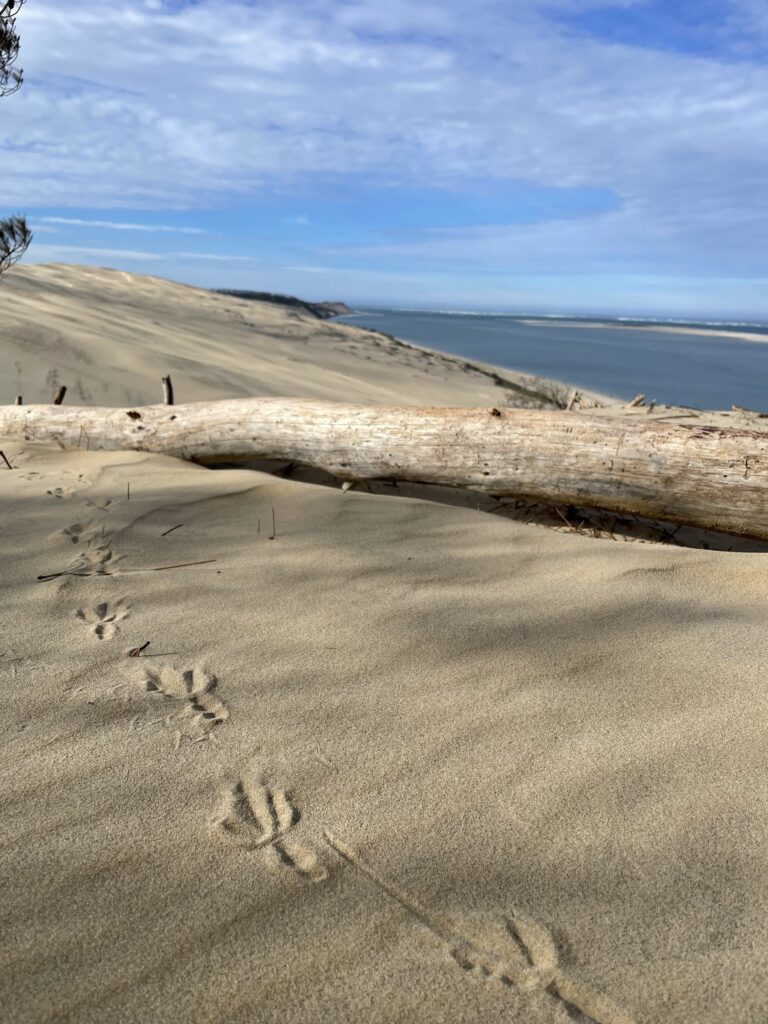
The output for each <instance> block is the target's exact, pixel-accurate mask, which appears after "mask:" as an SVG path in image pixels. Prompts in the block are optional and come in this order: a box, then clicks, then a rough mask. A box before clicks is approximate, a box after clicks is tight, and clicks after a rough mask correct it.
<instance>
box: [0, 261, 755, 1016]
mask: <svg viewBox="0 0 768 1024" xmlns="http://www.w3.org/2000/svg"><path fill="white" fill-rule="evenodd" d="M0 297H1V299H0V301H1V302H2V317H0V388H1V389H2V396H3V397H2V398H0V403H2V404H4V405H9V406H10V405H12V404H13V403H14V402H15V399H16V396H17V395H18V396H20V397H21V401H22V403H23V406H22V409H23V408H24V407H25V406H29V405H33V404H38V403H50V401H51V399H52V396H53V394H54V393H55V391H56V390H57V388H59V387H60V386H62V385H65V386H66V387H67V392H66V397H65V399H64V408H65V409H66V408H69V407H83V408H84V409H85V410H91V409H93V408H95V407H104V408H106V409H107V410H108V411H109V412H110V414H114V415H116V416H117V415H119V416H120V417H121V418H122V419H125V418H126V417H128V418H130V421H131V422H132V423H135V424H137V425H142V424H141V416H142V415H145V416H146V411H145V410H144V411H143V407H145V406H147V405H150V404H156V403H161V402H162V401H163V390H162V387H161V377H162V376H164V375H168V374H170V375H171V377H172V381H173V386H174V390H175V394H176V402H177V403H180V404H183V403H188V402H213V401H215V400H218V399H234V398H243V397H270V398H276V399H279V398H284V397H294V398H302V399H310V398H311V399H325V400H328V401H336V402H355V403H361V404H365V405H373V406H384V405H397V406H401V407H404V408H405V409H406V410H410V409H412V408H416V409H423V408H425V407H427V408H429V409H432V408H434V407H452V408H454V409H455V408H457V407H473V408H475V409H479V410H483V411H484V419H485V420H487V421H489V422H491V423H493V424H496V423H498V422H500V421H501V420H502V419H503V417H506V416H509V417H510V418H511V417H512V414H513V413H515V414H516V410H521V409H522V410H533V411H542V410H543V411H547V410H548V411H550V412H551V414H552V416H557V417H571V419H570V420H568V421H567V422H572V423H575V424H578V423H579V422H584V420H585V419H586V417H594V418H595V419H597V418H598V417H604V418H605V420H606V421H610V422H611V423H613V422H615V421H616V420H617V419H618V420H619V421H620V422H621V423H622V424H624V423H626V424H627V425H632V424H636V423H638V422H640V423H651V424H653V423H658V424H660V425H661V426H660V429H662V428H663V427H665V426H668V425H669V424H671V423H675V424H677V423H684V424H687V425H691V431H690V434H691V436H695V435H696V433H697V431H698V434H699V435H701V436H703V437H705V438H706V437H708V436H709V433H712V432H714V433H717V429H714V428H718V429H719V428H724V427H728V426H740V427H742V428H744V429H745V430H750V431H753V432H755V434H756V433H757V432H759V431H760V430H761V429H762V424H763V423H764V422H765V420H764V419H761V418H760V417H759V416H758V415H757V414H751V413H748V412H743V411H740V410H736V411H732V410H731V408H730V406H731V404H732V403H737V404H742V405H745V406H754V407H755V408H760V407H761V406H762V407H763V408H764V407H765V402H764V395H763V391H762V388H761V382H760V380H759V379H758V370H757V367H759V366H762V365H763V364H761V363H760V362H759V360H761V359H765V358H767V357H768V347H767V346H765V345H762V344H758V343H756V342H755V341H749V340H745V339H743V338H742V339H731V338H728V339H726V338H725V337H720V336H717V337H705V338H704V340H702V337H701V336H700V332H698V331H697V333H696V334H695V335H691V334H687V333H682V331H678V330H677V329H675V333H674V334H670V333H667V331H666V330H664V331H661V330H656V329H651V328H649V327H647V326H642V327H638V328H637V329H632V330H628V329H624V328H621V327H618V326H616V327H613V326H607V327H599V328H598V327H593V326H591V325H590V326H586V325H581V324H580V325H579V326H578V327H576V326H570V325H560V324H556V325H554V326H549V325H547V326H539V325H535V324H530V323H529V324H525V323H522V322H519V321H516V322H515V324H511V322H510V323H508V322H507V321H506V320H504V319H503V318H496V319H494V318H490V317H488V318H483V317H478V318H469V317H466V318H463V317H455V316H444V315H442V316H441V315H436V314H426V313H423V314H422V313H419V314H394V313H385V312H383V311H381V312H380V315H378V316H374V315H371V316H370V318H367V317H366V315H365V314H360V315H358V316H354V317H351V318H349V320H348V322H346V321H341V322H340V321H339V320H338V319H321V318H318V317H317V316H314V315H313V314H312V313H311V311H306V310H301V309H298V308H295V307H291V306H281V305H279V304H275V303H271V302H263V301H252V300H248V299H244V298H241V297H238V296H233V295H226V294H221V293H217V292H213V291H208V290H206V289H202V288H195V287H188V286H186V285H182V284H178V283H174V282H170V281H166V280H163V279H162V278H159V277H149V276H143V275H140V274H134V273H128V272H124V271H118V270H108V269H98V268H93V267H82V266H70V265H67V264H62V263H58V264H50V265H39V266H20V267H16V268H14V269H13V270H11V271H9V272H8V273H7V274H6V275H3V279H2V284H1V285H0ZM327 298H328V299H329V300H337V299H338V300H343V299H344V296H343V295H341V296H338V295H330V296H327ZM405 317H410V318H411V319H410V321H409V322H410V324H411V327H410V328H408V329H407V330H406V329H405V328H404V327H403V326H402V325H404V324H406V320H405V319H403V318H405ZM469 320H472V324H471V325H469V326H467V321H469ZM398 325H400V326H398ZM367 327H370V328H376V330H378V331H383V332H386V333H385V334H381V333H375V331H373V330H369V329H366V328H367ZM686 330H687V328H686ZM754 333H756V334H759V333H760V331H759V330H757V329H755V331H754ZM387 334H392V335H394V337H387ZM417 334H420V336H418V337H417V336H416V335H417ZM401 337H402V338H403V339H405V340H404V341H401V340H399V339H400V338H401ZM482 338H485V339H486V342H482V341H481V340H479V339H482ZM650 339H655V340H654V341H653V342H652V341H651V340H650ZM409 340H413V341H414V342H415V344H413V345H411V344H408V341H409ZM515 346H517V347H515ZM547 346H550V347H549V348H548V347H547ZM649 346H650V347H649ZM654 346H655V347H654ZM689 346H693V347H694V348H695V352H696V353H697V355H696V357H693V356H691V355H690V352H691V351H693V350H694V349H690V348H689ZM579 350H580V351H581V356H580V357H579V358H582V364H580V365H582V368H583V370H584V373H583V375H582V374H581V371H579V373H575V372H574V375H573V376H572V371H575V367H576V362H577V353H578V351H579ZM715 351H717V353H719V354H718V355H717V360H720V359H724V358H725V356H724V353H726V352H732V353H733V354H734V366H737V367H738V368H739V369H738V373H739V374H742V376H738V381H739V382H740V383H738V386H736V384H734V385H733V389H732V390H731V388H730V384H729V383H728V380H727V379H725V380H721V381H720V383H719V384H717V382H716V381H714V380H713V378H712V374H713V372H714V371H713V367H714V366H715V365H719V363H717V361H716V360H715V357H714V356H712V360H711V361H708V357H707V355H706V353H707V352H715ZM590 352H591V355H589V359H588V360H587V363H584V362H583V358H584V353H587V354H589V353H590ZM473 353H474V355H473ZM500 353H508V357H507V355H506V354H505V355H504V358H500V355H499V354H500ZM515 353H518V354H520V356H521V358H520V359H519V360H517V356H516V354H515ZM537 353H538V355H537ZM547 353H548V354H547ZM568 353H570V355H569V356H568ZM601 353H602V359H601V358H600V354H601ZM638 353H639V354H638ZM686 353H688V355H686ZM747 353H749V354H750V358H753V359H754V360H755V361H754V362H752V363H751V364H749V365H750V366H751V367H752V370H751V374H752V377H753V378H754V380H753V383H752V386H751V389H750V388H747V386H746V383H747V376H748V374H747V365H748V363H747V361H746V359H747ZM699 354H700V355H701V359H700V360H699ZM523 357H524V358H523ZM742 357H743V359H744V361H743V362H740V360H741V359H742ZM621 359H623V360H624V362H623V364H621V367H623V368H621V367H620V360H621ZM675 360H678V361H684V365H685V367H686V368H687V369H686V370H685V372H683V371H682V370H680V372H679V374H678V371H677V370H674V369H673V368H674V367H675V366H678V365H682V363H680V362H675ZM657 363H658V366H657V365H656V364H657ZM646 364H650V365H651V367H652V373H651V371H649V373H651V375H650V376H647V377H645V378H643V377H642V376H641V370H642V367H643V366H644V365H646ZM601 366H602V367H603V368H605V367H606V366H608V367H609V368H612V372H611V373H604V374H603V375H602V376H601V375H600V374H598V373H597V369H599V368H600V367H601ZM704 366H706V373H705V372H704V369H702V367H704ZM547 367H551V369H552V372H548V371H547ZM593 369H594V370H595V372H594V373H593ZM555 370H556V371H557V372H555ZM634 374H636V375H637V379H635V377H634V376H633V375H634ZM676 374H677V376H676ZM697 374H700V376H697ZM622 375H623V376H622ZM666 378H668V380H666ZM736 379H737V378H736V377H734V378H733V380H736ZM665 380H666V383H665ZM717 388H720V390H717ZM686 389H687V390H686ZM639 391H646V392H648V398H649V399H653V398H656V399H658V402H659V405H658V406H656V407H654V408H651V407H650V406H649V405H648V404H646V405H635V406H634V407H632V408H627V401H626V400H627V398H631V397H633V396H634V395H635V394H636V393H637V392H639ZM575 392H578V394H575ZM702 396H703V398H706V401H704V400H702V405H703V406H704V408H705V409H709V411H704V412H702V413H700V414H699V413H692V412H691V410H686V409H682V408H680V407H679V406H682V405H688V404H690V405H694V404H698V400H699V399H702ZM711 396H715V397H714V398H713V399H712V400H711V401H710V400H709V398H710V397H711ZM665 403H670V404H665ZM674 403H677V406H674ZM566 404H568V405H571V410H570V411H568V412H563V411H561V407H562V406H563V405H566ZM712 408H719V409H720V410H721V411H720V412H712V411H711V409H712ZM120 410H124V412H120ZM165 411H169V410H165ZM175 414H176V413H175V412H174V415H175ZM20 415H21V414H20ZM84 415H85V413H84ZM579 417H582V418H583V419H582V420H579ZM275 419H276V421H277V420H279V413H278V414H276V417H275ZM590 422H591V421H590ZM621 429H622V430H623V427H622V428H621ZM708 432H709V433H708ZM722 432H723V431H721V433H722ZM725 433H727V431H725ZM310 442H311V439H310ZM309 446H310V447H311V443H310V444H309ZM147 447H148V445H147ZM136 448H137V449H140V448H141V442H137V443H136ZM0 451H1V452H2V453H3V455H4V457H5V459H6V460H7V462H3V460H2V459H0V578H2V587H0V623H2V628H1V629H0V700H1V701H2V722H3V741H2V744H0V774H1V775H2V778H3V780H4V781H3V788H2V804H3V829H2V836H0V891H2V893H3V898H2V901H0V935H1V936H2V938H1V939H0V1005H1V1006H2V1007H3V1011H2V1014H0V1016H2V1017H3V1019H4V1020H7V1021H9V1022H12V1024H53V1022H56V1024H113V1022H134V1021H146V1022H152V1024H171V1022H173V1024H178V1022H196V1024H197V1022H199V1024H326V1022H327V1024H445V1022H451V1024H479V1022H483V1024H513V1022H514V1024H574V1022H576V1024H765V1021H766V1019H767V1014H768V1010H767V1007H768V986H767V985H766V978H767V977H768V885H766V879H767V878H768V845H767V844H766V842H765V836H766V831H767V830H768V798H767V796H766V793H767V791H768V790H767V788H766V778H767V777H768V742H767V740H768V735H767V733H768V729H767V725H766V722H767V720H766V710H767V700H766V683H765V646H766V644H765V636H766V613H767V612H768V573H766V562H765V559H766V557H768V554H767V553H766V551H765V546H766V545H765V544H763V545H761V544H759V543H758V542H753V541H750V542H748V543H741V544H740V542H739V539H738V538H735V537H734V538H730V539H729V538H726V539H725V541H723V538H716V537H714V536H710V535H709V534H707V533H706V531H698V534H697V536H696V538H695V540H696V545H695V546H682V544H681V543H679V542H681V541H686V536H687V535H686V534H685V531H678V530H677V529H670V528H669V524H645V525H643V524H636V523H635V524H633V523H631V522H630V521H629V519H630V518H631V517H626V521H623V520H622V518H621V517H620V516H618V515H614V516H612V517H611V518H609V519H608V520H603V521H602V522H598V521H597V520H594V521H593V520H592V519H591V518H589V517H588V515H587V513H586V512H585V513H584V515H583V516H582V515H581V513H580V512H579V510H577V509H573V508H570V507H568V508H565V507H564V508H558V509H552V508H550V509H548V510H547V509H544V508H542V507H541V506H540V503H536V502H532V501H531V502H529V501H526V500H522V499H521V500H520V501H517V500H509V501H508V502H506V503H505V501H502V500H498V501H497V500H496V499H495V498H494V497H493V496H492V495H488V494H485V495H480V494H478V493H475V492H463V491H461V490H460V489H458V488H455V489H454V490H453V491H449V490H448V489H447V488H444V489H442V490H440V489H438V488H433V489H432V490H429V489H426V488H423V487H420V486H419V485H417V484H411V485H406V486H401V485H400V484H398V482H397V480H392V479H388V480H386V481H378V482H377V483H375V484H372V485H370V486H368V485H366V484H364V483H357V484H355V483H354V481H347V482H346V487H345V488H344V489H342V487H341V486H340V481H330V480H328V479H325V480H324V482H321V477H320V476H319V474H313V473H312V472H310V471H308V470H306V469H304V468H302V466H301V465H298V464H293V463H288V462H287V461H283V462H281V463H279V464H275V463H273V464H269V465H267V464H261V463H260V464H256V465H245V466H243V467H240V468H234V467H233V466H232V465H231V464H228V465H227V464H225V465H223V466H221V467H220V468H215V469H214V468H206V467H205V466H202V465H197V464H195V463H193V462H190V461H185V460H183V459H181V458H172V457H170V456H168V455H160V454H155V453H152V452H150V451H146V450H130V451H128V450H120V451H115V450H111V451H108V450H98V449H97V448H96V446H95V445H93V444H91V442H90V440H89V438H88V436H87V431H86V432H85V436H84V437H81V438H80V439H79V443H78V444H77V445H72V444H65V443H64V442H63V441H61V440H60V439H57V438H55V437H52V438H51V440H50V441H49V442H46V443H43V442H39V441H38V442H33V441H29V440H26V439H25V437H24V435H23V433H21V434H19V433H17V434H16V435H15V436H13V437H9V436H6V437H0ZM447 455H448V456H450V451H449V452H448V453H447ZM616 459H617V461H618V460H619V453H618V449H617V452H616ZM510 463H511V464H513V463H514V453H513V452H511V453H510ZM764 472H765V471H764V470H763V469H762V467H761V466H760V465H757V466H755V465H753V464H750V463H749V461H748V460H747V463H746V464H745V465H744V466H742V464H741V462H739V463H738V473H739V474H740V477H741V474H746V476H747V477H748V476H749V474H754V476H755V477H756V478H759V475H760V474H761V473H764ZM745 478H746V477H745ZM669 486H671V485H669ZM491 512H492V513H494V514H489V513H491ZM693 542H694V538H693V535H692V534H691V535H690V543H691V545H693ZM727 548H733V550H727Z"/></svg>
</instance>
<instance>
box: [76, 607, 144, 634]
mask: <svg viewBox="0 0 768 1024" xmlns="http://www.w3.org/2000/svg"><path fill="white" fill-rule="evenodd" d="M130 610H131V606H130V605H129V604H126V603H125V601H123V600H120V601H116V602H115V603H114V604H110V603H109V602H108V601H101V602H100V603H99V604H95V605H93V607H92V608H78V610H77V612H76V613H75V614H76V616H77V618H78V619H80V620H81V621H82V622H84V623H86V625H88V626H90V627H91V632H92V633H93V634H94V635H95V636H96V637H97V639H99V640H111V639H112V637H113V636H114V635H115V633H116V632H117V631H118V629H119V628H120V627H119V625H118V623H120V622H122V621H123V619H126V618H128V614H129V612H130Z"/></svg>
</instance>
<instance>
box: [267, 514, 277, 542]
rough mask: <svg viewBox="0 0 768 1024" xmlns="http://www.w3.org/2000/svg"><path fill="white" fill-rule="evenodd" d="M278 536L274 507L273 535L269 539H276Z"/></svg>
mask: <svg viewBox="0 0 768 1024" xmlns="http://www.w3.org/2000/svg"><path fill="white" fill-rule="evenodd" d="M276 536H277V529H276V527H275V510H274V508H273V509H272V536H271V537H269V538H268V539H269V540H274V539H275V537H276Z"/></svg>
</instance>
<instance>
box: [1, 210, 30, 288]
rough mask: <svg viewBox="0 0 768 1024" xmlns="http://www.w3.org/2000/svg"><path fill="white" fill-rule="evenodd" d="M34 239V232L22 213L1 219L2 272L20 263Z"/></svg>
mask: <svg viewBox="0 0 768 1024" xmlns="http://www.w3.org/2000/svg"><path fill="white" fill-rule="evenodd" d="M31 241H32V232H31V231H30V230H29V228H28V227H27V222H26V220H25V219H24V218H23V217H21V216H20V215H18V214H17V215H16V216H15V217H7V218H6V219H5V220H0V274H2V273H3V271H5V270H7V269H8V268H9V267H12V266H13V264H14V263H18V261H19V260H20V259H21V257H22V256H23V255H24V253H25V252H26V251H27V249H28V247H29V243H30V242H31Z"/></svg>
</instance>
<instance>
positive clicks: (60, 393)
mask: <svg viewBox="0 0 768 1024" xmlns="http://www.w3.org/2000/svg"><path fill="white" fill-rule="evenodd" d="M66 393H67V386H66V384H60V385H59V386H58V388H57V389H56V394H55V395H54V396H53V404H54V405H61V403H62V402H63V401H64V395H66Z"/></svg>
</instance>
